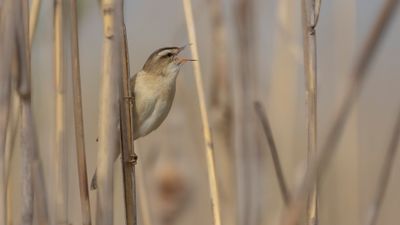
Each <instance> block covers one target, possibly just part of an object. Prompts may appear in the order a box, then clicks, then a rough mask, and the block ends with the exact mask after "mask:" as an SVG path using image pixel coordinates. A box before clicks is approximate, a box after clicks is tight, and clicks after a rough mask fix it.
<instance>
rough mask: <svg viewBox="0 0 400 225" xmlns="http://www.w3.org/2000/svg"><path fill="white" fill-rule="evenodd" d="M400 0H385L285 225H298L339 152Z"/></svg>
mask: <svg viewBox="0 0 400 225" xmlns="http://www.w3.org/2000/svg"><path fill="white" fill-rule="evenodd" d="M398 2H399V0H386V1H385V3H384V7H383V8H382V10H381V11H380V13H379V15H378V17H377V19H376V21H375V23H374V24H373V27H372V29H371V31H370V33H369V35H368V37H367V40H366V42H365V43H364V46H363V48H362V49H361V52H360V53H361V54H360V55H359V58H357V60H356V63H355V65H354V67H353V70H352V72H351V74H350V75H349V77H351V78H352V81H351V83H350V85H349V87H348V89H347V91H346V94H345V98H344V99H345V100H344V102H343V103H342V104H341V106H340V108H339V111H338V112H337V114H336V115H335V118H334V120H333V127H332V128H331V129H330V130H329V133H328V136H327V139H326V141H325V142H324V145H322V148H321V149H320V151H317V153H316V156H315V157H314V158H313V159H312V160H311V162H310V164H309V167H308V168H307V172H306V174H305V176H304V178H303V180H302V183H301V184H300V186H299V188H298V189H297V191H296V193H295V195H294V197H293V201H292V202H291V204H290V205H289V207H288V208H287V209H286V211H285V213H284V215H283V219H282V221H281V222H282V223H281V224H283V225H295V224H297V223H298V221H299V218H300V215H301V212H302V211H303V208H304V206H305V202H306V200H307V196H308V194H309V193H310V192H311V190H312V189H313V187H314V184H315V181H316V179H317V178H318V177H321V174H323V172H324V170H325V168H326V166H327V164H328V163H329V161H330V159H331V158H332V155H333V153H334V152H335V150H336V147H337V144H338V142H339V138H340V136H341V133H342V131H343V128H344V125H345V123H346V121H347V118H348V116H349V114H350V110H351V108H352V106H353V105H354V103H355V102H356V100H357V99H358V96H359V94H360V92H361V90H362V87H363V84H364V81H365V79H366V77H367V75H368V73H367V72H368V71H367V70H368V68H369V65H370V64H371V62H372V59H373V56H375V53H376V50H377V48H378V46H379V44H380V43H381V40H382V38H383V36H384V34H385V31H386V30H387V29H386V28H387V27H388V24H389V22H390V21H391V19H392V18H393V15H394V12H395V9H396V7H397V5H398Z"/></svg>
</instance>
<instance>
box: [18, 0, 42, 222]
mask: <svg viewBox="0 0 400 225" xmlns="http://www.w3.org/2000/svg"><path fill="white" fill-rule="evenodd" d="M20 14H21V15H22V16H21V21H20V26H19V27H20V28H23V29H20V30H19V35H18V39H17V40H18V45H17V46H18V57H19V60H18V63H19V65H18V66H19V74H18V75H19V77H18V94H19V97H20V99H21V128H20V129H21V145H20V146H21V149H22V165H23V168H22V171H23V172H22V174H23V177H22V196H23V197H22V201H23V202H22V209H21V211H22V217H21V222H20V224H32V222H33V221H32V219H33V202H32V200H35V206H36V207H35V208H36V209H37V213H38V216H37V218H38V222H39V223H40V224H42V225H47V224H48V208H47V201H46V187H45V184H44V175H43V168H42V165H41V162H40V158H39V151H38V144H37V141H36V131H35V125H34V119H33V112H32V106H31V65H30V63H31V53H30V49H31V48H30V43H29V5H28V2H27V1H22V5H21V13H20ZM33 183H34V184H33ZM33 189H34V190H33Z"/></svg>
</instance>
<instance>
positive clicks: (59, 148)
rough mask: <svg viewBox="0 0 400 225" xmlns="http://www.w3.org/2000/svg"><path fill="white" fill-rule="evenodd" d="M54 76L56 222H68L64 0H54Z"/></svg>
mask: <svg viewBox="0 0 400 225" xmlns="http://www.w3.org/2000/svg"><path fill="white" fill-rule="evenodd" d="M53 4H54V5H53V7H54V8H53V10H54V12H53V13H54V14H53V32H54V33H53V35H54V36H53V38H54V53H53V54H54V78H55V94H56V97H55V101H56V102H55V106H56V108H55V114H56V115H55V119H56V121H55V160H54V168H55V182H56V185H55V188H56V189H55V190H56V192H55V193H56V205H55V207H56V223H57V224H68V218H67V217H68V213H67V210H68V207H67V199H68V197H67V195H68V184H67V177H68V176H67V173H68V171H67V168H68V161H67V159H68V154H67V152H66V149H65V76H64V49H63V48H64V46H63V1H62V0H54V1H53Z"/></svg>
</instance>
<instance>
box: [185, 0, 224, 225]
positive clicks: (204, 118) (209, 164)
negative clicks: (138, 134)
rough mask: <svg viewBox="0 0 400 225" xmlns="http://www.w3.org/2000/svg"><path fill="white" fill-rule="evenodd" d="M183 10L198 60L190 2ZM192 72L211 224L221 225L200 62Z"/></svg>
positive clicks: (196, 63)
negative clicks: (209, 197) (204, 157)
mask: <svg viewBox="0 0 400 225" xmlns="http://www.w3.org/2000/svg"><path fill="white" fill-rule="evenodd" d="M183 9H184V12H185V20H186V26H187V30H188V35H189V42H190V43H191V45H190V50H191V52H192V56H193V58H194V59H196V60H199V53H198V48H197V40H196V30H195V25H194V20H193V11H192V3H191V0H183ZM193 72H194V74H195V78H196V88H197V95H198V98H199V107H200V114H201V122H202V125H203V135H204V144H205V150H206V155H207V158H206V159H207V169H208V181H209V185H210V186H209V187H210V194H211V208H212V212H213V224H214V225H221V214H220V212H221V209H220V202H219V193H218V184H217V177H216V172H215V160H214V143H213V140H212V138H211V129H210V125H209V120H208V114H207V108H206V102H205V94H204V87H203V80H202V73H201V68H200V62H199V61H195V62H193Z"/></svg>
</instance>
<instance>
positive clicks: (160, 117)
mask: <svg viewBox="0 0 400 225" xmlns="http://www.w3.org/2000/svg"><path fill="white" fill-rule="evenodd" d="M171 103H172V101H167V100H163V99H158V100H157V101H156V102H155V106H154V109H153V111H152V112H151V114H150V116H148V117H147V118H146V119H145V120H143V121H142V122H141V123H140V124H139V127H138V132H137V133H138V135H137V136H138V137H142V136H145V135H147V134H149V133H150V132H152V131H153V130H155V129H157V128H158V127H159V126H160V125H161V123H162V122H163V121H164V120H165V118H166V117H167V115H168V113H169V110H170V109H171V105H172V104H171Z"/></svg>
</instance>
